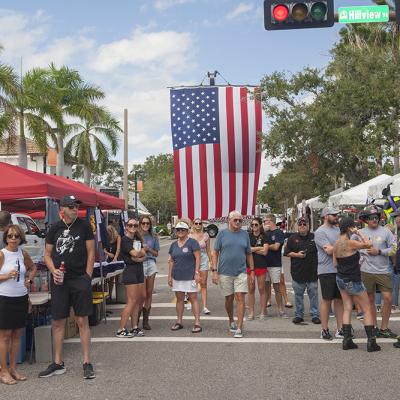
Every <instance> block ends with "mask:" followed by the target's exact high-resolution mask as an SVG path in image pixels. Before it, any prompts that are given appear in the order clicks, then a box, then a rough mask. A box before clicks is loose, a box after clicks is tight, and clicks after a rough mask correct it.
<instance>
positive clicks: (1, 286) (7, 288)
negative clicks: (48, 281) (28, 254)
mask: <svg viewBox="0 0 400 400" xmlns="http://www.w3.org/2000/svg"><path fill="white" fill-rule="evenodd" d="M0 251H2V252H3V254H4V264H3V266H2V267H1V269H0V274H1V275H7V274H8V273H9V272H11V271H12V270H14V269H16V268H17V260H18V261H19V265H20V272H19V274H20V275H19V280H17V279H7V280H6V281H1V282H0V296H7V297H20V296H25V295H26V294H28V289H27V288H26V287H25V273H26V267H25V263H24V255H23V253H22V250H21V249H20V248H18V251H9V250H6V249H2V250H0Z"/></svg>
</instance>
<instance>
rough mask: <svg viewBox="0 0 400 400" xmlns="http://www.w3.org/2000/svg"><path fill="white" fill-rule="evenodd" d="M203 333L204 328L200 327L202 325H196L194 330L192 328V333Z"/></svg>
mask: <svg viewBox="0 0 400 400" xmlns="http://www.w3.org/2000/svg"><path fill="white" fill-rule="evenodd" d="M202 331H203V328H202V327H201V326H200V325H195V326H194V327H193V328H192V333H200V332H202Z"/></svg>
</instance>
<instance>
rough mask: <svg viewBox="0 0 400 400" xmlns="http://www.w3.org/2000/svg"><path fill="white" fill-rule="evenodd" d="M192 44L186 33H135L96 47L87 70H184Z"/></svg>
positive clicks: (139, 31)
mask: <svg viewBox="0 0 400 400" xmlns="http://www.w3.org/2000/svg"><path fill="white" fill-rule="evenodd" d="M192 45H193V40H192V37H191V35H190V33H179V32H175V31H161V32H143V31H142V30H136V31H135V32H134V33H133V35H132V37H131V38H128V39H121V40H117V41H115V42H111V43H108V44H104V45H102V46H100V47H99V49H98V50H97V52H96V55H95V57H94V59H93V61H92V62H91V67H92V68H93V69H95V70H97V71H100V72H110V71H113V70H115V69H116V68H118V67H120V66H124V65H131V66H135V67H138V68H148V67H149V66H151V65H153V66H154V67H157V68H159V67H161V68H163V69H165V68H167V69H168V70H171V69H178V70H182V69H184V68H187V62H188V56H189V55H190V50H191V48H192Z"/></svg>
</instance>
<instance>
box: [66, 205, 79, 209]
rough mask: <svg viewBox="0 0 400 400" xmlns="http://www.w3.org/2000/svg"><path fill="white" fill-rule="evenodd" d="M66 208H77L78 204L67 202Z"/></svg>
mask: <svg viewBox="0 0 400 400" xmlns="http://www.w3.org/2000/svg"><path fill="white" fill-rule="evenodd" d="M67 208H69V209H70V210H73V209H74V208H79V206H78V204H68V205H67Z"/></svg>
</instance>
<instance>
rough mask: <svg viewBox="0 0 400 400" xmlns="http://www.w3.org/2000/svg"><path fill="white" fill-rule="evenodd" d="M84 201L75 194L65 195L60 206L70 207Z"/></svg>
mask: <svg viewBox="0 0 400 400" xmlns="http://www.w3.org/2000/svg"><path fill="white" fill-rule="evenodd" d="M81 203H82V202H81V201H80V200H78V199H77V198H76V197H75V196H73V195H69V196H64V197H62V198H61V200H60V206H61V207H68V206H72V205H75V204H81Z"/></svg>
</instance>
